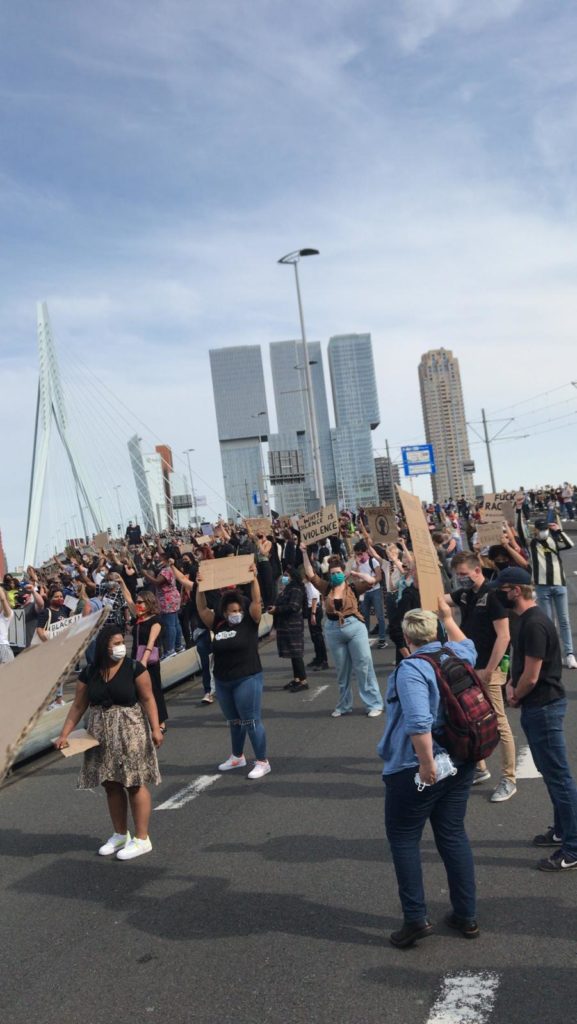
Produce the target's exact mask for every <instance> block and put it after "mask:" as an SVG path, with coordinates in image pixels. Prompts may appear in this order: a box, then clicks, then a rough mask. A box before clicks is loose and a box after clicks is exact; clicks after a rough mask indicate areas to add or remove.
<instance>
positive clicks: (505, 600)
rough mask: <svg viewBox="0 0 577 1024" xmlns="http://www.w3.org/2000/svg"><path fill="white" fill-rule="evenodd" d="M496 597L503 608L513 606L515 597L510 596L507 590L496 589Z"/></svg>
mask: <svg viewBox="0 0 577 1024" xmlns="http://www.w3.org/2000/svg"><path fill="white" fill-rule="evenodd" d="M497 597H498V598H499V601H500V602H501V604H502V605H503V607H504V608H509V609H511V608H514V607H515V603H516V598H514V597H511V595H510V594H509V592H508V591H507V592H505V591H504V590H498V591H497Z"/></svg>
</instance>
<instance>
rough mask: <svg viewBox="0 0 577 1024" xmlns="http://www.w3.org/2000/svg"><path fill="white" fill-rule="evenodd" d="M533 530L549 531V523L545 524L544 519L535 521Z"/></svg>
mask: <svg viewBox="0 0 577 1024" xmlns="http://www.w3.org/2000/svg"><path fill="white" fill-rule="evenodd" d="M535 529H536V530H548V529H549V523H548V522H547V520H546V519H536V520H535Z"/></svg>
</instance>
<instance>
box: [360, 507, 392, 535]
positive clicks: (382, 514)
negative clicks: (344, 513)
mask: <svg viewBox="0 0 577 1024" xmlns="http://www.w3.org/2000/svg"><path fill="white" fill-rule="evenodd" d="M365 514H366V517H367V523H368V531H369V533H370V535H371V537H372V539H373V543H374V542H375V541H377V542H378V543H379V544H392V543H393V542H394V541H396V540H398V539H399V531H398V529H397V521H396V519H395V512H394V509H393V506H392V505H378V506H375V507H374V508H366V509H365Z"/></svg>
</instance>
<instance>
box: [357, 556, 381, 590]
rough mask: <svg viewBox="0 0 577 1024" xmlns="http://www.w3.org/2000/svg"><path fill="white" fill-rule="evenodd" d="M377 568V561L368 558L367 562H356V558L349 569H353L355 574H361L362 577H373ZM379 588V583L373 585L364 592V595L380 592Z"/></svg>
mask: <svg viewBox="0 0 577 1024" xmlns="http://www.w3.org/2000/svg"><path fill="white" fill-rule="evenodd" d="M378 568H379V563H378V561H377V559H376V558H373V557H372V556H370V557H369V560H368V562H357V560H356V558H354V559H353V561H352V564H351V569H354V571H355V572H361V573H362V574H363V576H374V575H375V573H376V571H377V569H378ZM380 587H381V584H380V583H375V585H374V586H373V587H370V588H369V590H368V591H365V593H370V591H372V590H380Z"/></svg>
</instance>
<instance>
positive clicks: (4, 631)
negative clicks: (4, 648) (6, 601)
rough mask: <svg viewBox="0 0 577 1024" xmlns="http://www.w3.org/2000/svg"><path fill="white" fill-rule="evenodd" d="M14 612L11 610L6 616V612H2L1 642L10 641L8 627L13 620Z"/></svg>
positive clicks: (0, 614)
mask: <svg viewBox="0 0 577 1024" xmlns="http://www.w3.org/2000/svg"><path fill="white" fill-rule="evenodd" d="M13 617H14V612H10V615H8V616H6V615H4V613H3V612H2V613H0V644H7V643H8V627H9V625H10V623H11V622H12V619H13Z"/></svg>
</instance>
